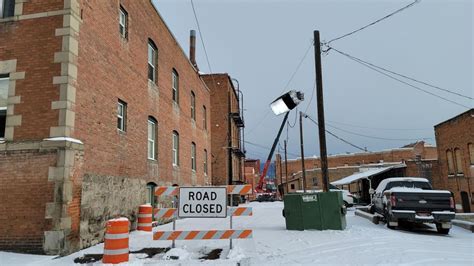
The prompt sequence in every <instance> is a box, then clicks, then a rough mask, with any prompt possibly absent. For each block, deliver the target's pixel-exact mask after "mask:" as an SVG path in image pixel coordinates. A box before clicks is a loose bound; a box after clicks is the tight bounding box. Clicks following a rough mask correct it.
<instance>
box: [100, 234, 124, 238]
mask: <svg viewBox="0 0 474 266" xmlns="http://www.w3.org/2000/svg"><path fill="white" fill-rule="evenodd" d="M104 238H105V239H124V238H128V233H123V234H105V236H104Z"/></svg>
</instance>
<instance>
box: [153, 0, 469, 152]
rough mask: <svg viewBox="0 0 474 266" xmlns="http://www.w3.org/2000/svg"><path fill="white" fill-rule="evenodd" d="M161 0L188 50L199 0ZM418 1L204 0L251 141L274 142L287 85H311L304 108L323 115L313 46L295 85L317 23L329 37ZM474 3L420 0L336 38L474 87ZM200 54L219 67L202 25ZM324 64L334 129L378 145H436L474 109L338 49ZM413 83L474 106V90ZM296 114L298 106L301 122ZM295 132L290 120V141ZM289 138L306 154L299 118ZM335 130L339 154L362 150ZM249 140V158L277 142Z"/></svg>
mask: <svg viewBox="0 0 474 266" xmlns="http://www.w3.org/2000/svg"><path fill="white" fill-rule="evenodd" d="M154 2H155V4H156V6H157V8H158V10H159V12H160V13H161V15H162V16H163V18H164V19H165V22H166V23H167V24H168V26H169V27H170V29H171V31H172V32H173V34H174V35H175V37H176V38H177V39H178V41H179V42H180V43H181V46H182V47H183V49H184V50H185V51H186V52H188V50H189V48H188V45H189V44H188V40H189V30H190V29H196V30H197V25H196V20H195V18H194V15H193V10H192V6H191V1H190V0H186V1H176V0H173V1H171V0H166V1H165V0H154ZM411 2H413V1H361V0H359V1H311V0H306V1H295V0H286V1H248V0H246V1H244V0H241V1H231V0H221V1H217V0H216V1H203V0H194V5H195V8H196V12H197V16H198V19H199V23H200V26H201V31H202V34H203V38H204V43H205V46H206V49H207V52H208V55H209V60H210V64H211V68H212V71H213V72H226V73H229V74H230V75H231V76H232V77H233V78H236V79H238V81H239V83H240V89H241V90H242V92H243V94H244V105H245V107H244V108H245V117H244V119H245V123H246V128H245V139H246V141H248V142H251V143H255V144H258V145H261V146H265V147H270V146H271V145H272V142H273V139H274V136H275V135H276V133H277V130H278V127H279V125H280V123H281V120H282V119H283V116H279V117H276V116H274V115H273V113H271V112H269V110H270V107H269V103H270V102H271V101H273V100H274V99H275V98H276V97H278V96H279V95H281V94H282V93H283V92H285V91H287V90H290V89H295V90H300V91H303V92H304V93H305V98H306V99H305V101H304V102H303V103H301V104H300V106H299V110H303V111H305V110H307V113H308V114H309V115H311V116H313V117H314V118H316V105H315V102H316V100H315V97H316V96H315V95H314V98H313V99H312V100H311V95H312V92H313V90H314V83H315V74H314V72H315V71H314V50H313V48H311V50H310V51H309V53H308V54H307V56H306V58H305V60H304V61H303V63H302V65H301V67H300V69H299V71H298V72H297V73H296V75H295V76H294V78H293V80H292V81H291V83H290V84H289V86H288V87H287V88H285V85H286V84H287V83H288V81H289V80H290V77H291V76H292V74H293V72H294V71H295V69H296V68H297V66H298V63H299V62H300V60H301V58H303V56H304V54H305V52H306V51H307V49H308V47H309V46H310V43H311V40H312V37H313V30H319V31H320V32H321V39H322V40H323V41H329V40H331V39H333V38H335V37H338V36H341V35H343V34H345V33H348V32H350V31H352V30H355V29H357V28H360V27H362V26H364V25H366V24H368V23H370V22H373V21H375V20H377V19H379V18H381V17H383V16H385V15H387V14H389V13H391V12H393V11H395V10H397V9H399V8H401V7H403V6H406V5H407V4H409V3H411ZM473 8H474V7H473V3H472V1H470V0H465V1H456V0H453V1H447V0H445V1H433V0H430V1H428V0H424V1H420V2H419V3H417V4H415V5H414V6H412V7H411V8H408V9H406V10H404V11H403V12H400V13H398V14H396V15H394V16H392V17H390V18H388V19H386V20H383V21H381V22H380V23H377V24H375V25H374V26H371V27H369V28H367V29H365V30H362V31H360V32H358V33H355V34H353V35H350V36H348V37H346V38H343V39H340V40H338V41H334V42H332V43H331V46H333V47H334V48H336V49H338V50H340V51H342V52H345V53H348V54H350V55H352V56H355V57H358V58H360V59H363V60H365V61H368V62H370V63H373V64H375V65H378V66H382V67H385V68H388V69H390V70H392V71H395V72H398V73H400V74H404V75H407V76H410V77H413V78H416V79H419V80H422V81H425V82H428V83H431V84H434V85H437V86H439V87H441V88H443V89H448V90H451V91H454V92H457V93H460V94H463V95H467V96H469V97H474V86H473V83H474V81H473V73H474V71H473V61H474V60H473ZM197 62H198V65H199V68H200V70H201V71H203V72H206V73H209V72H210V70H209V67H208V65H207V62H206V58H205V54H204V50H203V47H202V45H201V39H200V36H199V33H198V42H197ZM322 64H323V67H322V68H323V87H324V97H325V98H324V101H325V102H324V104H325V115H326V122H327V126H326V129H328V130H330V131H331V132H333V133H335V134H336V135H338V136H339V137H341V138H344V139H346V140H348V141H350V142H352V143H354V144H356V145H358V146H361V147H367V149H368V150H370V151H378V150H383V149H390V148H396V147H401V146H403V145H405V144H408V143H410V142H413V141H415V140H416V139H423V138H425V139H426V141H427V142H429V143H431V144H433V145H434V144H435V139H434V130H433V126H434V125H435V124H438V123H440V122H442V121H444V120H446V119H449V118H451V117H453V116H455V115H457V114H459V113H461V112H464V111H466V110H467V108H465V107H461V106H458V105H456V104H453V103H450V102H447V101H444V100H441V99H439V98H436V97H434V96H431V95H429V94H426V93H424V92H421V91H418V90H416V89H414V88H412V87H409V86H407V85H405V84H402V83H399V82H397V81H394V80H392V79H390V78H388V77H386V76H383V75H381V74H379V73H377V72H375V71H373V70H371V69H368V68H366V67H364V66H362V65H360V64H358V63H356V62H354V61H351V60H350V59H348V58H347V57H345V56H342V55H340V54H338V53H336V52H335V51H329V53H328V54H327V55H325V56H323V58H322ZM413 84H414V85H416V86H419V87H420V88H422V89H424V90H427V91H429V92H432V93H435V94H437V95H440V96H442V97H446V98H448V99H450V100H451V101H455V102H457V103H460V104H462V105H465V106H468V107H471V108H472V107H473V106H474V103H473V100H469V99H466V98H462V97H458V96H454V95H451V94H447V93H445V92H442V91H439V90H436V89H433V88H430V87H426V86H423V85H420V84H416V83H413ZM310 102H311V103H310ZM308 104H309V106H308ZM296 114H297V113H296V112H295V111H292V113H291V114H290V117H289V121H290V123H291V125H293V123H295V121H296V120H295V119H296ZM303 123H304V135H305V155H306V156H312V155H319V142H318V141H317V139H318V135H317V127H316V126H315V125H314V124H313V123H312V122H310V121H309V120H308V119H305V120H304V122H303ZM332 126H335V127H337V128H334V127H332ZM342 130H344V131H342ZM345 131H349V132H351V133H349V132H345ZM353 133H356V134H362V135H367V136H374V137H377V138H369V137H364V136H359V135H355V134H353ZM285 138H286V130H285V131H284V132H283V134H282V138H281V141H280V142H281V143H283V139H285ZM288 138H289V139H288V143H289V145H288V147H289V148H288V152H289V158H296V157H297V156H298V155H299V154H300V153H299V133H298V124H296V126H295V127H294V128H289V134H288ZM378 138H386V139H391V140H382V139H378ZM326 139H327V148H328V153H329V154H337V153H345V152H357V151H358V150H357V149H355V148H353V147H351V146H349V145H347V144H346V143H344V142H341V141H340V140H338V139H336V138H334V137H332V136H330V135H327V137H326ZM393 139H397V140H393ZM245 148H246V150H247V157H249V158H261V159H263V158H266V157H267V155H268V150H267V149H265V148H261V147H258V146H254V145H251V144H249V143H247V144H246V147H245Z"/></svg>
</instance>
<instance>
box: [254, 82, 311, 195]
mask: <svg viewBox="0 0 474 266" xmlns="http://www.w3.org/2000/svg"><path fill="white" fill-rule="evenodd" d="M303 100H304V94H303V93H302V92H299V91H294V90H291V91H289V92H287V93H285V94H283V95H282V96H280V97H278V98H277V99H276V100H274V101H273V102H272V103H271V104H270V107H271V108H272V111H273V113H274V114H275V115H281V114H285V117H284V118H283V122H282V123H281V126H280V130H279V131H278V134H277V136H276V138H275V140H274V141H273V146H272V149H271V150H270V154H268V158H267V161H266V162H265V165H264V167H263V171H262V175H261V176H260V180H259V182H258V186H257V191H258V192H261V191H262V190H263V183H264V179H265V176H266V175H267V171H268V166H269V165H270V162H271V160H272V157H273V153H274V152H275V148H276V145H277V144H278V141H279V140H280V135H281V132H282V131H283V128H284V127H285V123H286V121H287V120H288V114H289V113H290V111H291V110H292V109H294V108H295V107H296V106H297V105H298V104H299V103H300V102H302V101H303Z"/></svg>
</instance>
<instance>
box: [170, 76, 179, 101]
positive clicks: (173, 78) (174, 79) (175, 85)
mask: <svg viewBox="0 0 474 266" xmlns="http://www.w3.org/2000/svg"><path fill="white" fill-rule="evenodd" d="M171 87H172V89H173V101H174V102H175V103H176V104H179V75H178V72H177V71H176V69H173V71H172V72H171Z"/></svg>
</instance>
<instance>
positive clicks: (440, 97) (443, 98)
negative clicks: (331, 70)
mask: <svg viewBox="0 0 474 266" xmlns="http://www.w3.org/2000/svg"><path fill="white" fill-rule="evenodd" d="M328 47H329V49H331V50H334V51H336V52H337V53H339V54H341V55H344V56H346V57H347V58H349V59H351V60H353V61H355V62H357V63H359V64H361V65H363V66H365V67H367V68H369V69H372V70H373V71H375V72H378V73H380V74H382V75H384V76H386V77H389V78H391V79H393V80H396V81H398V82H400V83H403V84H405V85H407V86H410V87H412V88H414V89H416V90H419V91H422V92H424V93H427V94H429V95H432V96H434V97H437V98H439V99H442V100H444V101H447V102H450V103H452V104H456V105H459V106H462V107H464V108H467V109H470V107H468V106H466V105H463V104H461V103H458V102H455V101H452V100H450V99H447V98H445V97H443V96H439V95H437V94H435V93H432V92H430V91H427V90H425V89H422V88H420V87H418V86H415V85H413V84H410V83H408V82H406V81H403V80H401V79H399V78H396V77H393V76H391V75H389V74H387V73H385V72H383V71H381V70H379V69H377V68H375V67H373V66H370V65H368V64H367V63H365V62H364V61H362V60H359V59H358V58H356V57H354V56H352V55H349V54H347V53H344V52H341V51H339V50H337V49H336V48H334V47H330V46H328Z"/></svg>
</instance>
